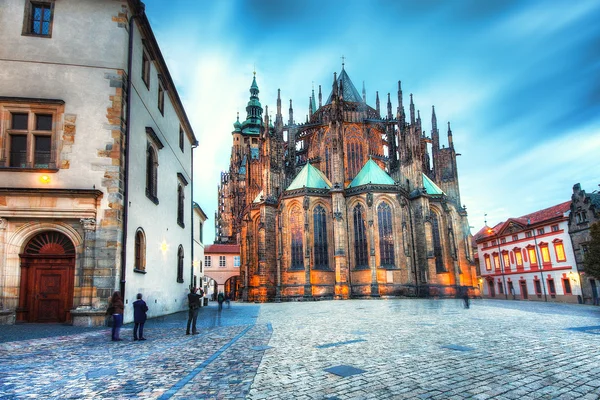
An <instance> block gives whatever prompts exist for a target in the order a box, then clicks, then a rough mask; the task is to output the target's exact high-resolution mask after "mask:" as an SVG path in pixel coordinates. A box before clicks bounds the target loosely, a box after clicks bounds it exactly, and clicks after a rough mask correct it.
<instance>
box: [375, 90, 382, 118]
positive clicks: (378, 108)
mask: <svg viewBox="0 0 600 400" xmlns="http://www.w3.org/2000/svg"><path fill="white" fill-rule="evenodd" d="M375 109H376V110H377V115H379V116H380V118H381V108H380V107H379V92H378V91H377V92H375Z"/></svg>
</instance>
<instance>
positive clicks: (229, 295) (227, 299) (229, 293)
mask: <svg viewBox="0 0 600 400" xmlns="http://www.w3.org/2000/svg"><path fill="white" fill-rule="evenodd" d="M225 303H227V308H231V292H227V294H226V295H225Z"/></svg>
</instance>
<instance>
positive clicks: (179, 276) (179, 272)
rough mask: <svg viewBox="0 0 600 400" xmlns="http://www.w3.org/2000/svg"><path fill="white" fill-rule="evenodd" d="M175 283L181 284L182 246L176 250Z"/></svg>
mask: <svg viewBox="0 0 600 400" xmlns="http://www.w3.org/2000/svg"><path fill="white" fill-rule="evenodd" d="M177 282H179V283H183V246H182V245H179V249H178V250H177Z"/></svg>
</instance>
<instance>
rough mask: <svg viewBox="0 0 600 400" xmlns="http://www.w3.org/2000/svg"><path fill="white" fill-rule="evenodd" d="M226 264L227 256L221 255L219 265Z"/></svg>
mask: <svg viewBox="0 0 600 400" xmlns="http://www.w3.org/2000/svg"><path fill="white" fill-rule="evenodd" d="M226 265H227V264H226V262H225V256H219V267H224V266H226Z"/></svg>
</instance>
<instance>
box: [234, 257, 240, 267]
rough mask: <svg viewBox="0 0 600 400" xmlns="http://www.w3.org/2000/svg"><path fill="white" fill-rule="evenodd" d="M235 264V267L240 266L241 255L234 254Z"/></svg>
mask: <svg viewBox="0 0 600 400" xmlns="http://www.w3.org/2000/svg"><path fill="white" fill-rule="evenodd" d="M233 266H234V267H239V266H240V256H233Z"/></svg>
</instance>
